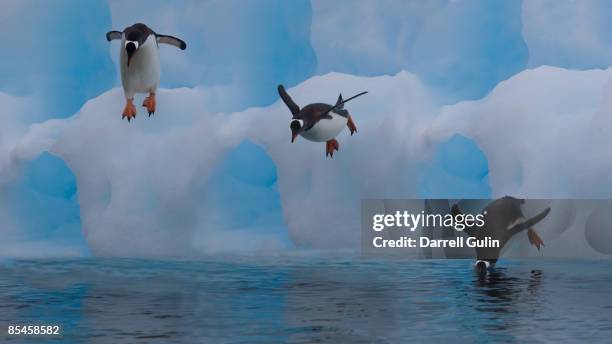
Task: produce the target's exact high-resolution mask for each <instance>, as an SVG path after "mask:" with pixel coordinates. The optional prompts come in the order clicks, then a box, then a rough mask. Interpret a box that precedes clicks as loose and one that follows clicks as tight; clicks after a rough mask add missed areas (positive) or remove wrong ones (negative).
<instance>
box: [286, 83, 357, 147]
mask: <svg viewBox="0 0 612 344" xmlns="http://www.w3.org/2000/svg"><path fill="white" fill-rule="evenodd" d="M366 93H368V92H367V91H366V92H361V93H359V94H357V95H355V96H352V97H350V98H349V99H347V100H343V99H342V94H340V96H339V97H338V101H337V102H336V105H330V104H324V103H313V104H309V105H306V106H304V107H303V108H301V109H300V107H299V106H298V105H297V104H295V103H294V102H293V100H292V99H291V97H290V96H289V94H288V93H287V91H285V87H283V85H279V86H278V94H279V95H280V97H281V99H282V100H283V102H285V104H286V105H287V107H288V108H289V110H290V111H291V114H292V115H293V118H292V119H291V124H290V126H289V127H290V128H291V142H293V141H295V138H296V137H297V136H298V135H301V136H302V137H303V138H305V139H307V140H309V141H313V142H324V141H325V142H326V145H325V155H326V156H330V157H333V156H334V150H338V148H340V144H339V143H338V141H336V139H335V137H336V136H337V135H338V134H340V132H341V131H342V129H343V128H344V126H348V128H349V130H350V131H351V136H352V135H353V134H354V133H355V132H356V131H357V127H356V126H355V123H354V122H353V119H352V118H351V115H350V114H349V112H348V110H345V109H344V103H346V102H348V101H350V100H352V99H355V98H357V97H359V96H362V95H364V94H366Z"/></svg>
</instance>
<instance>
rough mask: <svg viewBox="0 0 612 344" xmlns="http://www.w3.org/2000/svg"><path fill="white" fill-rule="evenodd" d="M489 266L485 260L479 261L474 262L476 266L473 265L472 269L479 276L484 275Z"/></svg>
mask: <svg viewBox="0 0 612 344" xmlns="http://www.w3.org/2000/svg"><path fill="white" fill-rule="evenodd" d="M490 266H491V263H489V262H487V261H485V260H479V261H477V262H476V264H474V269H475V270H476V272H477V273H479V274H486V273H487V270H488V269H489V267H490Z"/></svg>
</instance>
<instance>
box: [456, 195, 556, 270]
mask: <svg viewBox="0 0 612 344" xmlns="http://www.w3.org/2000/svg"><path fill="white" fill-rule="evenodd" d="M524 203H525V200H522V199H517V198H514V197H509V196H506V197H502V198H500V199H497V200H495V201H493V202H491V203H489V205H487V206H486V207H485V208H484V209H483V211H482V214H483V215H484V225H483V226H482V227H475V226H474V227H471V228H466V229H465V232H466V234H467V235H469V236H471V237H475V238H476V239H477V240H483V239H484V238H486V237H490V238H491V239H492V240H499V247H477V248H476V258H477V261H476V263H475V265H474V267H475V268H476V270H478V271H480V272H484V271H486V270H487V269H488V268H489V267H492V266H493V265H495V262H497V259H498V258H499V256H500V253H501V250H502V248H503V247H504V245H506V243H507V242H508V240H510V238H512V236H514V235H515V234H518V233H520V232H522V231H524V230H525V229H527V238H529V242H530V243H531V244H532V245H534V246H535V247H537V249H538V251H539V250H540V248H541V247H542V246H544V242H543V241H542V239H541V238H540V236H539V235H538V234H537V233H536V231H535V230H533V228H531V227H533V226H534V225H535V224H537V223H538V222H540V221H542V220H543V219H544V218H545V217H546V216H547V215H548V213H549V212H550V208H546V209H544V210H543V211H542V212H540V213H539V214H538V215H536V216H534V217H532V218H530V219H528V220H527V219H525V217H524V216H523V211H522V210H521V204H524ZM451 213H452V214H453V216H455V215H458V214H461V210H460V209H459V206H458V205H456V204H455V205H453V208H452V210H451Z"/></svg>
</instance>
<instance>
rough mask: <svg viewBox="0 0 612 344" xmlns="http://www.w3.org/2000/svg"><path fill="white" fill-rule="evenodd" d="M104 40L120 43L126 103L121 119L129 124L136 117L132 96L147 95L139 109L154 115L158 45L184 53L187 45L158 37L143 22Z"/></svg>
mask: <svg viewBox="0 0 612 344" xmlns="http://www.w3.org/2000/svg"><path fill="white" fill-rule="evenodd" d="M106 39H107V40H108V41H109V42H110V41H112V40H115V39H120V40H121V48H120V49H119V57H120V63H121V83H122V84H123V93H124V94H125V100H126V104H125V108H124V109H123V116H122V118H127V120H128V122H129V121H130V120H131V119H132V118H134V117H136V107H134V94H135V93H149V96H148V97H146V98H145V100H144V102H143V103H142V106H144V107H146V108H147V111H148V112H149V117H150V116H151V114H153V113H155V92H156V91H157V86H158V85H159V48H158V44H159V43H165V44H170V45H174V46H175V47H177V48H179V49H181V50H185V48H186V47H187V44H185V42H183V41H182V40H180V39H178V38H176V37H172V36H167V35H160V34H157V33H155V32H154V31H153V30H151V29H150V28H149V27H148V26H146V25H145V24H142V23H137V24H134V25H132V26H129V27H127V28H125V30H123V32H119V31H109V32H107V33H106Z"/></svg>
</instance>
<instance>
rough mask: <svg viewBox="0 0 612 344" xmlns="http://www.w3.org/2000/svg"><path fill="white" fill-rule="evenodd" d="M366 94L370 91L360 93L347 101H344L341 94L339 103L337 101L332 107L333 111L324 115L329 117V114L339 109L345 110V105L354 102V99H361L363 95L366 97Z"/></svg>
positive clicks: (330, 110) (328, 111)
mask: <svg viewBox="0 0 612 344" xmlns="http://www.w3.org/2000/svg"><path fill="white" fill-rule="evenodd" d="M366 93H368V91H363V92H361V93H358V94H356V95H354V96H352V97H350V98H349V99H345V100H343V99H342V94H340V95H339V96H338V101H336V105H334V106H332V107H331V109H329V110H327V112H325V113H324V114H323V115H327V114H328V113H330V112H332V111H334V110H337V109H339V110H342V109H344V104H345V103H348V102H349V101H351V100H353V99H355V98H357V97H361V96H362V95H364V94H366Z"/></svg>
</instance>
